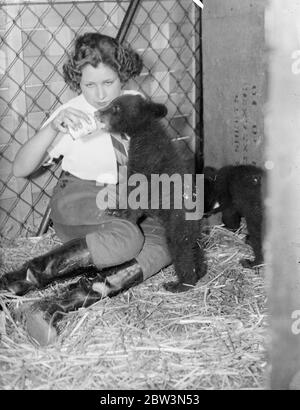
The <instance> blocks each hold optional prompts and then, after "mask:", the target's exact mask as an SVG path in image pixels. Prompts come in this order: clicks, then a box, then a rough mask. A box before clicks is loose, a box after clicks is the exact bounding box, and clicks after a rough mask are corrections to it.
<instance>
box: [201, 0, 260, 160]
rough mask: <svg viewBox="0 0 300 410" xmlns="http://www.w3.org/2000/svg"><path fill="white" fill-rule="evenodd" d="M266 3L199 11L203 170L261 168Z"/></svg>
mask: <svg viewBox="0 0 300 410" xmlns="http://www.w3.org/2000/svg"><path fill="white" fill-rule="evenodd" d="M265 5H266V1H265V0H242V1H241V0H222V1H220V0H209V1H207V2H205V6H204V9H203V72H204V78H203V88H204V161H205V165H211V166H217V167H219V166H223V165H227V164H246V163H250V164H257V165H262V159H263V151H264V132H263V104H264V101H265V90H266V73H265V68H266V67H265V65H266V50H265V42H264V9H265Z"/></svg>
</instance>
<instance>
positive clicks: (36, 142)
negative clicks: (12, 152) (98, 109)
mask: <svg viewBox="0 0 300 410" xmlns="http://www.w3.org/2000/svg"><path fill="white" fill-rule="evenodd" d="M82 120H83V121H87V122H90V119H89V117H88V115H87V114H85V113H84V112H82V111H80V110H77V109H75V108H71V107H68V108H66V109H63V110H61V111H60V112H59V113H58V114H57V115H56V116H55V117H54V118H53V120H52V121H51V122H49V123H48V124H47V125H46V126H45V127H43V128H42V129H41V130H40V131H39V132H38V133H37V134H35V135H34V136H33V137H32V138H31V139H30V140H28V141H27V142H26V143H25V144H24V145H23V146H22V147H21V148H20V150H19V151H18V153H17V155H16V158H15V160H14V164H13V174H14V176H16V177H27V176H28V175H30V174H32V172H33V171H35V170H36V169H37V168H39V167H40V165H41V164H42V163H43V162H44V160H45V158H46V156H47V150H48V148H49V146H50V145H51V143H52V142H53V141H54V139H55V137H56V136H57V134H58V132H63V133H68V127H71V128H73V129H74V130H77V129H78V128H81V127H82V124H81V121H82Z"/></svg>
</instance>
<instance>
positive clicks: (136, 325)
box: [0, 225, 269, 390]
mask: <svg viewBox="0 0 300 410" xmlns="http://www.w3.org/2000/svg"><path fill="white" fill-rule="evenodd" d="M244 236H245V235H244V233H243V230H241V231H240V232H238V233H235V234H234V233H232V232H230V231H228V230H226V229H224V228H223V227H222V226H218V225H217V226H214V227H213V228H212V229H209V231H208V232H207V233H206V234H204V235H203V238H201V240H202V241H203V243H204V245H205V248H206V253H207V259H208V274H207V275H206V277H205V278H203V279H202V280H201V281H200V282H199V283H198V284H197V285H196V286H195V287H194V288H191V290H189V291H188V292H185V293H180V294H173V293H169V292H167V291H165V290H164V288H163V286H162V284H163V283H164V282H165V281H166V280H171V279H172V278H173V276H174V272H173V271H172V267H169V268H167V269H164V270H162V271H161V272H159V273H158V274H157V275H155V276H154V277H153V278H150V279H149V280H148V281H146V282H144V283H142V284H140V285H139V286H137V287H135V288H132V289H130V290H128V291H126V292H124V293H122V294H120V295H118V296H115V297H113V298H105V299H103V300H101V301H99V302H98V303H96V304H95V305H93V306H91V307H89V308H86V309H80V310H79V311H77V312H73V313H69V314H68V315H66V317H65V318H64V319H63V321H62V323H61V328H62V332H61V334H60V336H59V338H58V340H57V342H56V343H55V344H54V345H51V346H47V347H43V348H42V347H39V346H36V345H35V344H34V343H33V342H32V341H31V340H29V338H28V336H27V334H26V331H25V330H24V326H23V324H22V320H20V317H19V318H18V315H16V314H15V312H16V311H18V309H19V308H20V306H24V303H27V302H31V301H33V300H36V299H38V298H40V297H42V296H46V295H47V296H48V295H50V294H51V293H57V292H59V291H60V290H61V289H62V287H64V286H66V284H65V283H60V284H56V285H52V286H50V287H48V288H47V289H45V290H43V291H35V292H31V293H30V294H28V295H26V296H23V297H16V296H12V295H10V294H9V293H3V294H2V295H1V296H0V298H1V299H0V300H1V306H2V309H3V311H2V312H0V335H1V341H0V389H2V390H6V389H7V390H11V389H22V390H28V389H36V390H41V389H42V390H52V389H53V390H61V389H64V390H72V389H79V390H81V389H98V390H105V389H115V390H120V389H130V390H139V389H146V390H150V389H158V390H161V389H178V390H179V389H180V390H181V389H182V390H186V389H213V390H217V389H262V388H265V387H266V383H267V381H266V374H267V364H266V348H267V345H268V338H269V336H268V331H267V312H266V294H265V285H264V277H263V276H264V269H263V267H261V268H260V269H259V271H253V270H249V269H243V268H242V267H241V266H240V265H239V264H238V260H239V258H241V257H249V256H250V257H251V256H252V251H251V248H250V247H249V246H247V245H245V244H244ZM57 244H59V241H58V239H57V238H56V237H55V234H54V232H53V231H50V232H48V233H47V234H45V235H43V236H42V237H40V238H27V239H26V238H19V239H18V240H16V241H14V242H7V241H2V243H1V259H2V267H1V273H4V272H7V271H9V270H11V269H12V268H16V267H18V266H19V265H20V264H21V263H22V262H23V261H24V260H26V259H28V258H32V257H34V256H37V255H39V254H41V253H43V252H46V251H48V250H50V249H51V248H52V247H53V246H54V245H57Z"/></svg>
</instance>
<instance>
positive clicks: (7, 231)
mask: <svg viewBox="0 0 300 410" xmlns="http://www.w3.org/2000/svg"><path fill="white" fill-rule="evenodd" d="M129 4H130V2H129V1H121V0H119V1H109V0H106V1H103V0H101V1H55V2H52V1H51V2H50V1H26V2H22V1H17V0H15V1H12V2H9V1H8V2H5V3H4V2H0V6H1V7H0V36H1V42H0V150H1V151H0V152H1V162H0V176H1V185H0V226H1V233H0V234H1V236H2V237H5V238H14V237H16V236H18V235H22V236H24V235H35V234H36V232H37V230H38V227H39V224H40V222H41V220H42V218H43V215H44V213H45V210H46V208H47V205H48V202H49V198H50V196H51V193H52V189H53V187H54V186H55V184H56V181H57V178H58V175H59V173H60V169H59V168H60V167H59V164H57V165H56V166H51V167H48V168H47V169H43V170H42V171H40V172H36V173H35V174H34V175H32V176H31V178H30V179H25V178H16V177H14V176H13V174H12V163H13V160H14V157H15V155H16V152H17V151H18V149H19V148H20V146H21V145H22V144H23V143H24V142H26V141H27V140H28V139H29V138H31V137H32V136H33V135H34V134H35V133H36V132H37V131H38V130H39V129H40V127H41V126H42V124H43V123H44V121H45V120H46V119H47V118H48V116H49V115H50V113H51V112H52V111H53V110H54V109H55V108H56V107H57V106H58V105H60V104H62V103H64V102H66V101H67V100H69V99H70V98H71V97H73V96H74V94H73V93H72V92H71V91H70V90H69V89H68V88H67V86H66V85H65V83H64V80H63V77H62V64H63V63H64V62H65V59H66V54H67V53H68V52H69V51H70V48H71V46H72V44H73V41H74V38H75V37H76V36H78V35H81V34H83V33H85V32H88V31H98V32H100V33H103V34H107V35H110V36H113V37H115V36H116V35H117V34H118V30H119V28H120V26H121V24H122V22H123V20H124V16H125V15H126V11H127V10H128V7H129ZM199 39H200V13H199V10H198V8H197V7H196V6H195V5H194V3H193V2H192V1H190V0H180V1H177V0H160V1H158V0H156V1H150V0H141V1H140V4H139V7H138V9H137V12H136V13H135V16H134V19H133V21H132V22H131V25H130V27H129V30H128V33H127V37H126V41H127V42H128V43H130V44H131V46H132V48H134V49H135V50H136V51H138V52H139V53H140V55H142V57H143V60H144V69H143V71H142V73H141V75H140V76H139V77H137V78H136V79H135V80H131V81H130V82H129V83H128V84H127V85H126V88H128V89H139V90H140V91H142V92H143V93H144V94H145V95H147V96H149V97H151V98H153V99H154V100H155V101H157V102H162V103H164V104H166V106H167V108H168V116H167V126H168V130H169V132H170V134H171V135H172V137H173V138H174V142H175V143H177V144H180V148H181V149H182V150H183V151H184V152H185V155H186V156H187V157H188V158H191V160H192V159H193V158H194V152H195V146H196V145H197V142H198V141H199V139H201V136H200V131H199V110H200V108H199V87H200V84H199V82H200V76H199V73H200V62H199V58H200V57H199V54H200V53H199Z"/></svg>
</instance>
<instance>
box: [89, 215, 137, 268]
mask: <svg viewBox="0 0 300 410" xmlns="http://www.w3.org/2000/svg"><path fill="white" fill-rule="evenodd" d="M86 241H87V245H88V247H89V250H90V252H91V255H92V258H93V261H94V263H95V265H96V266H98V267H99V268H104V267H109V266H113V265H119V264H121V263H124V262H127V261H128V260H131V259H133V258H135V257H136V256H137V255H138V254H139V252H140V251H141V249H142V247H143V244H144V235H143V233H142V232H141V230H140V229H139V227H138V226H137V225H135V224H133V223H131V222H129V221H127V220H123V219H118V218H114V219H111V220H108V221H104V222H103V223H101V224H100V225H99V228H98V229H97V231H95V232H92V233H89V234H88V235H87V236H86Z"/></svg>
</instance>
